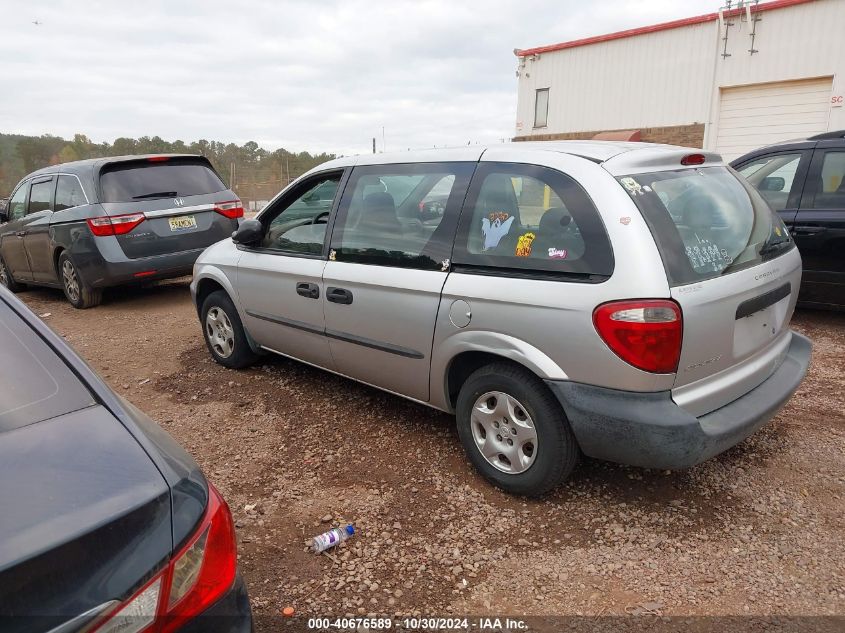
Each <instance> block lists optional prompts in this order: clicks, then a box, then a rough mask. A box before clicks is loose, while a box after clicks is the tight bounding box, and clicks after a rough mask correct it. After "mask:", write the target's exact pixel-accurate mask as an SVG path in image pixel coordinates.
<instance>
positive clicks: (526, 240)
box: [514, 233, 537, 257]
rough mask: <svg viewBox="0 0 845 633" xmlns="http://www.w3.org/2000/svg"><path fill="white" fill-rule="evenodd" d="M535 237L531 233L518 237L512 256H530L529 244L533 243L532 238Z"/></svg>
mask: <svg viewBox="0 0 845 633" xmlns="http://www.w3.org/2000/svg"><path fill="white" fill-rule="evenodd" d="M535 237H537V236H536V235H534V234H533V233H525V234H523V235H520V236H519V240H517V242H516V251H515V252H514V255H516V256H517V257H528V256H529V255H531V243H532V242H533V241H534V238H535Z"/></svg>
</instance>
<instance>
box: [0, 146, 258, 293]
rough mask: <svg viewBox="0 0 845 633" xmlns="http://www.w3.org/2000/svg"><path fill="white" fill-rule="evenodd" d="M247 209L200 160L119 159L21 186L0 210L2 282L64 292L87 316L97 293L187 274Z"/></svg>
mask: <svg viewBox="0 0 845 633" xmlns="http://www.w3.org/2000/svg"><path fill="white" fill-rule="evenodd" d="M243 214H244V211H243V206H242V204H241V201H240V200H239V199H238V197H237V196H236V195H235V194H234V193H233V192H232V191H231V190H230V189H228V188H227V187H226V185H225V184H224V183H223V181H222V180H221V179H220V176H219V175H218V174H217V173H216V172H215V171H214V168H213V167H212V166H211V163H210V162H209V161H208V159H207V158H205V157H204V156H195V155H182V154H169V155H155V156H149V155H147V156H119V157H110V158H96V159H90V160H83V161H76V162H72V163H65V164H63V165H53V166H50V167H45V168H44V169H40V170H38V171H35V172H33V173H31V174H29V175H28V176H26V178H24V179H23V180H22V181H21V182H20V183H19V184H18V186H17V187H16V188H15V190H14V192H13V193H12V195H11V197H10V199H9V204H8V208H7V209H6V210H5V212H0V284H2V285H4V286H6V287H7V288H9V289H10V290H12V291H13V292H14V291H18V290H21V289H22V288H23V286H24V285H26V284H33V285H39V286H51V287H56V288H62V289H63V290H64V292H65V296H66V297H67V299H68V301H70V303H71V304H72V305H73V306H74V307H76V308H90V307H91V306H95V305H97V304H98V303H99V302H100V300H101V298H102V291H103V288H106V287H109V286H117V285H122V284H128V283H134V282H140V281H149V280H154V279H166V278H170V277H179V276H181V275H186V274H190V272H191V269H192V267H193V264H194V261H195V260H196V258H197V257H198V256H199V254H200V253H201V252H202V251H203V249H205V248H206V247H207V246H210V245H211V244H214V243H215V242H218V241H220V240H222V239H224V238H226V237H229V236H230V235H231V234H232V231H233V230H235V229H236V228H237V227H238V223H239V219H240V218H242V217H243Z"/></svg>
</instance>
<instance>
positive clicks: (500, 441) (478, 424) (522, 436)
mask: <svg viewBox="0 0 845 633" xmlns="http://www.w3.org/2000/svg"><path fill="white" fill-rule="evenodd" d="M471 426H472V437H473V439H474V440H475V446H476V448H478V450H479V452H481V455H482V456H483V457H484V459H486V460H487V463H488V464H490V465H491V466H493V468H496V469H498V470H501V471H502V472H504V473H507V474H509V475H518V474H519V473H522V472H525V471H526V470H528V469H529V468H531V466H532V465H533V464H534V459H535V458H536V457H537V450H536V448H537V430H536V429H535V428H534V421H533V420H532V419H531V416H530V415H528V413H527V411H526V408H525V406H524V405H523V404H522V403H521V402H520V401H519V400H517V399H516V398H514V397H513V396H511V395H509V394H506V393H505V392H503V391H488V392H487V393H484V394H482V395H481V396H479V397H478V399H477V400H476V401H475V404H474V405H473V407H472V413H471Z"/></svg>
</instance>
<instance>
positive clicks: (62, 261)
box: [58, 253, 103, 310]
mask: <svg viewBox="0 0 845 633" xmlns="http://www.w3.org/2000/svg"><path fill="white" fill-rule="evenodd" d="M58 272H59V280H60V281H61V282H62V290H64V291H65V298H66V299H67V300H68V302H69V303H70V305H72V306H73V307H74V308H77V309H79V310H87V309H88V308H93V307H94V306H98V305H100V302H101V301H102V300H103V289H102V288H92V287H91V286H90V285H88V284H87V283H85V280H83V279H82V277H81V276H80V275H79V272H78V270H77V268H76V264H74V263H73V260H72V259H71V258H70V255H68V254H67V253H62V254H61V255H60V256H59V271H58Z"/></svg>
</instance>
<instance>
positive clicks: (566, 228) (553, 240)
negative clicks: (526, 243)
mask: <svg viewBox="0 0 845 633" xmlns="http://www.w3.org/2000/svg"><path fill="white" fill-rule="evenodd" d="M583 255H584V239H583V238H582V237H581V235H580V233H579V232H578V227H577V225H576V224H575V223H574V222H573V221H572V216H571V215H570V214H569V211H567V210H566V209H565V208H564V207H552V208H551V209H549V210H548V211H546V212H545V213H544V214H543V215H542V216H541V217H540V224H539V226H538V227H537V237H536V239H535V240H534V242H533V243H532V245H531V257H534V258H540V259H569V260H572V259H580V258H581V257H582V256H583Z"/></svg>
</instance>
